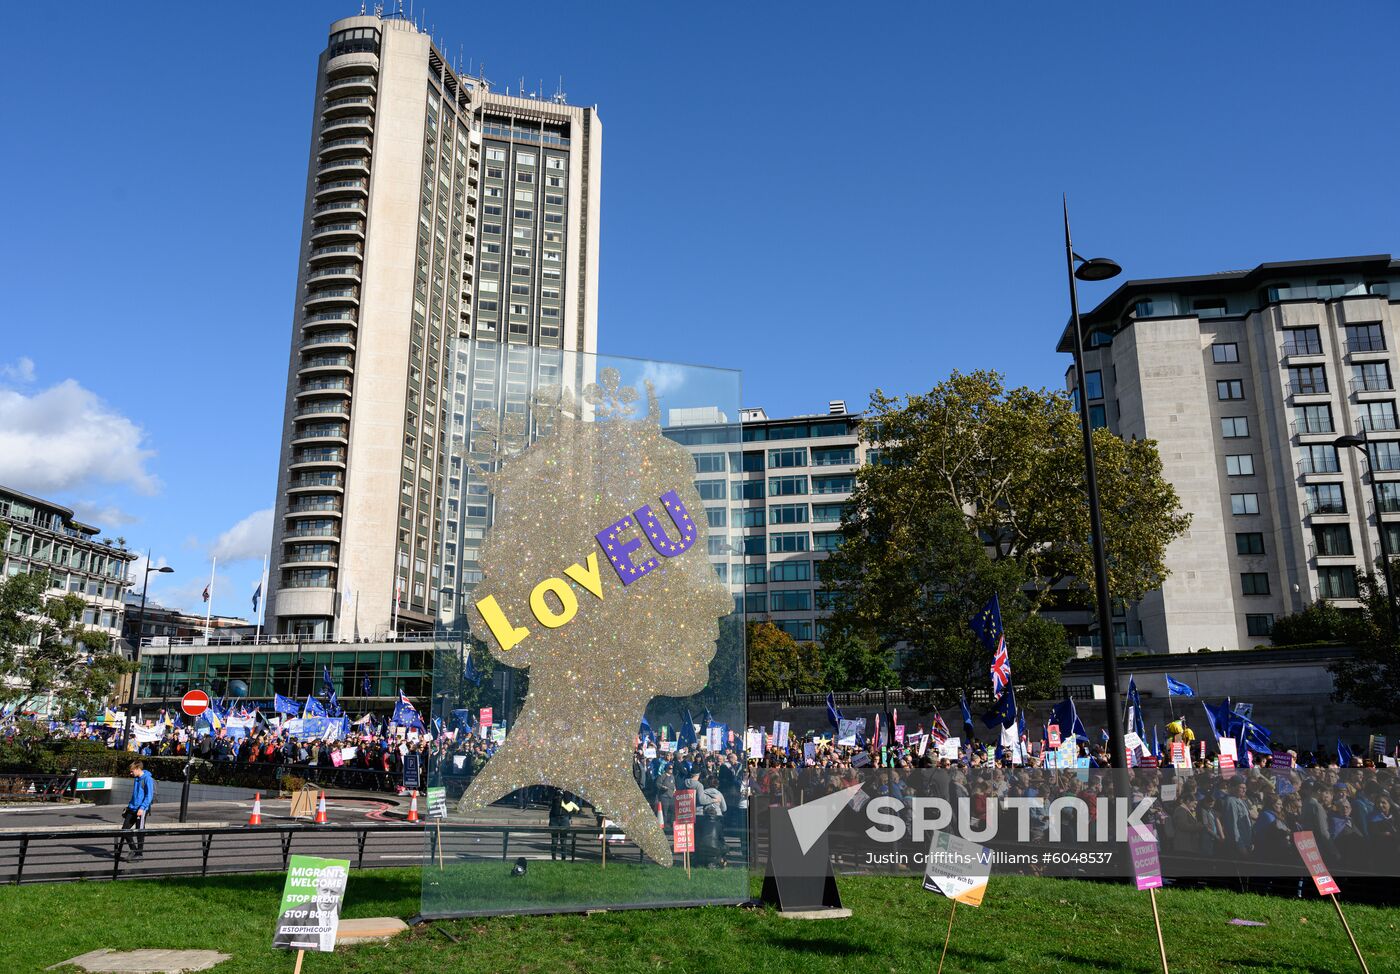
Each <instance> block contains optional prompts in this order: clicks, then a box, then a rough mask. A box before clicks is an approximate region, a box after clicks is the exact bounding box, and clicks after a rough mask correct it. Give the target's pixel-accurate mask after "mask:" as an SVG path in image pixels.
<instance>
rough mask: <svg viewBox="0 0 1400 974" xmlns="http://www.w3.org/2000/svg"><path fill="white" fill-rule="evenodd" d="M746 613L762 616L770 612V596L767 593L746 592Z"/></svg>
mask: <svg viewBox="0 0 1400 974" xmlns="http://www.w3.org/2000/svg"><path fill="white" fill-rule="evenodd" d="M744 611H745V612H747V613H748V614H749V615H754V614H759V615H762V614H763V613H766V612H767V611H768V594H767V593H766V592H745V593H744Z"/></svg>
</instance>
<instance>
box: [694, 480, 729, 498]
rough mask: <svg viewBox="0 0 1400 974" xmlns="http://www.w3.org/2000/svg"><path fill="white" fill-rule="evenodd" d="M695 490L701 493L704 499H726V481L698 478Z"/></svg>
mask: <svg viewBox="0 0 1400 974" xmlns="http://www.w3.org/2000/svg"><path fill="white" fill-rule="evenodd" d="M695 491H696V493H698V494H699V495H700V499H701V500H702V501H722V500H724V481H723V480H697V481H696V482H695Z"/></svg>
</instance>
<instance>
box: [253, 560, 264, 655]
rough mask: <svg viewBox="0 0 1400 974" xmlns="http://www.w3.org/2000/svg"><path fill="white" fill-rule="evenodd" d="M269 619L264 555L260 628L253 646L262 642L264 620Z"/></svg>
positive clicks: (259, 606) (259, 587) (259, 598)
mask: <svg viewBox="0 0 1400 974" xmlns="http://www.w3.org/2000/svg"><path fill="white" fill-rule="evenodd" d="M266 617H267V555H263V570H262V575H261V576H259V578H258V628H257V631H256V632H255V633H254V635H253V644H254V645H257V644H258V643H260V642H262V627H263V619H265V618H266Z"/></svg>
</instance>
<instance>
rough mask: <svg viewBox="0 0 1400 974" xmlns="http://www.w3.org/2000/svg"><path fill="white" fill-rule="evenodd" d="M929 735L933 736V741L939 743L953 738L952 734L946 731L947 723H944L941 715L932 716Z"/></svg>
mask: <svg viewBox="0 0 1400 974" xmlns="http://www.w3.org/2000/svg"><path fill="white" fill-rule="evenodd" d="M929 733H931V734H932V735H933V739H934V740H935V741H940V742H942V741H946V740H947V739H948V738H950V737H952V736H953V735H952V732H951V731H949V730H948V724H947V722H946V721H944V719H943V717H942V715H940V714H934V715H933V726H932V730H930V732H929Z"/></svg>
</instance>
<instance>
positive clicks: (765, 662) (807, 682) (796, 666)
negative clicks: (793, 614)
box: [747, 622, 823, 693]
mask: <svg viewBox="0 0 1400 974" xmlns="http://www.w3.org/2000/svg"><path fill="white" fill-rule="evenodd" d="M747 636H748V650H749V689H750V690H752V691H754V692H756V693H786V692H794V693H816V692H818V691H819V690H821V689H822V688H823V683H822V676H821V670H822V661H821V657H820V656H819V654H818V650H817V647H816V646H815V645H813V644H812V643H799V642H798V641H797V640H795V639H793V638H792V637H791V636H789V635H788V634H787V633H785V632H783V630H781V629H779V628H778V627H777V626H775V625H773V623H771V622H751V623H749V624H748V627H747Z"/></svg>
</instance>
